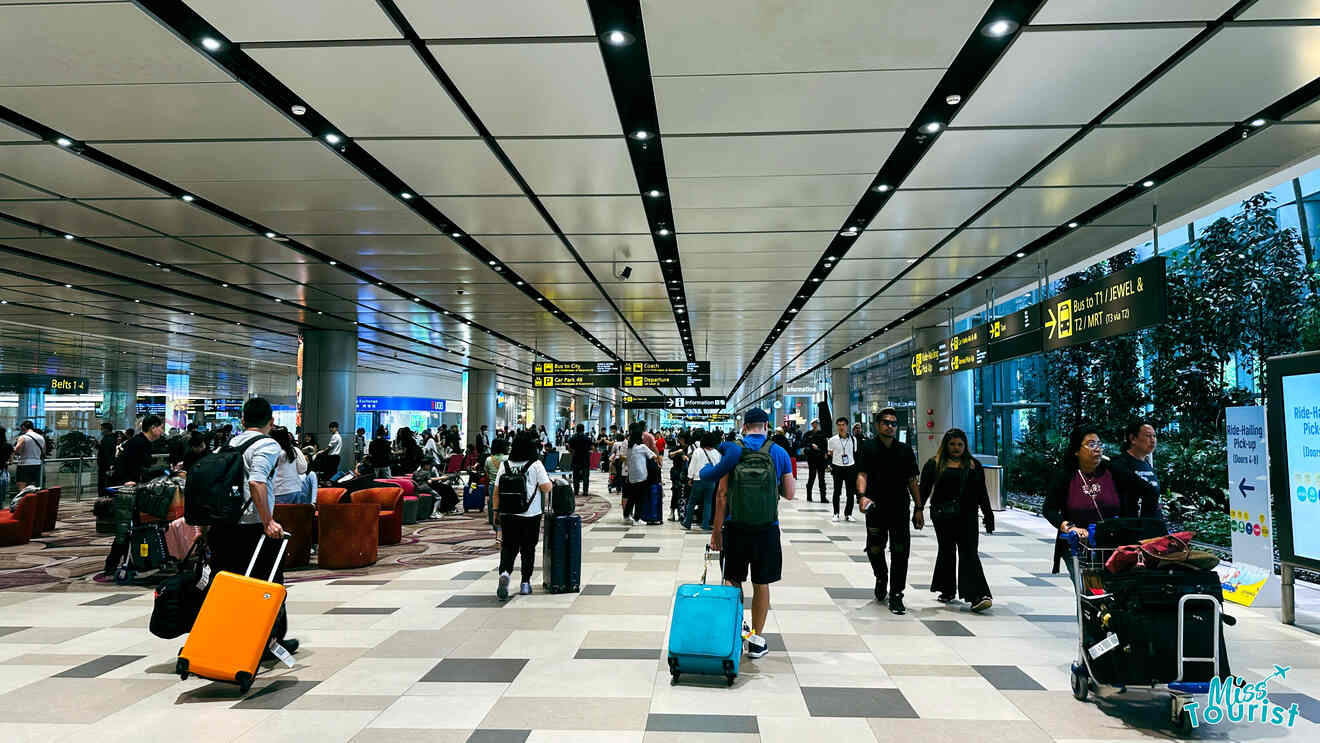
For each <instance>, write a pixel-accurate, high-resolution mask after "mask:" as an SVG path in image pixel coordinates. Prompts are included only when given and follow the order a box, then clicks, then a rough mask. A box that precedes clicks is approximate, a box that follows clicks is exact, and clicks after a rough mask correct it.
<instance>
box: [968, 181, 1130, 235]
mask: <svg viewBox="0 0 1320 743" xmlns="http://www.w3.org/2000/svg"><path fill="white" fill-rule="evenodd" d="M1119 190H1121V189H1119V188H1117V187H1114V186H1083V187H1073V188H1019V189H1017V190H1016V191H1014V192H1013V193H1011V194H1009V195H1008V197H1007V198H1005V199H1004V200H1003V201H1001V202H999V203H998V204H996V205H995V207H994V208H993V209H991V210H990V211H988V212H986V213H985V214H984V215H982V216H981V218H980V219H977V220H976V221H975V222H973V223H972V224H973V226H975V227H1052V226H1056V225H1060V224H1063V223H1065V222H1067V221H1068V220H1069V219H1072V218H1073V217H1075V216H1077V215H1078V214H1080V213H1082V212H1084V211H1086V210H1087V209H1089V208H1091V207H1092V206H1095V205H1096V204H1098V203H1100V202H1101V201H1104V200H1105V199H1106V198H1108V197H1109V196H1112V195H1113V194H1115V193H1117V192H1118V191H1119Z"/></svg>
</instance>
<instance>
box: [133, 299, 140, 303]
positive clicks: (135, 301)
mask: <svg viewBox="0 0 1320 743" xmlns="http://www.w3.org/2000/svg"><path fill="white" fill-rule="evenodd" d="M133 304H142V300H141V299H134V300H133Z"/></svg>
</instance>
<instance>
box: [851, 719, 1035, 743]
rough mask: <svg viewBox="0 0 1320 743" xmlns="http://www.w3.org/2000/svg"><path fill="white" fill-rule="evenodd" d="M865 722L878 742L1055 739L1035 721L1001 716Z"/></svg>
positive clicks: (1032, 741) (1024, 742)
mask: <svg viewBox="0 0 1320 743" xmlns="http://www.w3.org/2000/svg"><path fill="white" fill-rule="evenodd" d="M867 722H869V723H870V725H871V731H872V732H873V733H874V734H875V739H876V741H877V743H912V741H920V743H968V742H969V741H1012V742H1013V743H1054V741H1053V739H1051V738H1050V736H1049V735H1047V734H1046V733H1045V731H1043V730H1041V729H1040V728H1039V727H1037V726H1036V725H1035V724H1034V723H1031V722H1019V721H1004V720H911V719H872V720H868V721H867Z"/></svg>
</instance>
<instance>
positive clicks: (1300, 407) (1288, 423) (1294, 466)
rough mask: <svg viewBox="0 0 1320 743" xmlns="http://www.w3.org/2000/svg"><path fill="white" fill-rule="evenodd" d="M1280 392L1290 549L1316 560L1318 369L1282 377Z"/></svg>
mask: <svg viewBox="0 0 1320 743" xmlns="http://www.w3.org/2000/svg"><path fill="white" fill-rule="evenodd" d="M1282 392H1283V395H1282V398H1283V399H1282V400H1280V407H1281V410H1280V413H1281V414H1282V419H1283V420H1282V423H1283V433H1284V438H1285V441H1286V444H1285V447H1284V449H1285V451H1286V453H1287V457H1288V462H1287V470H1286V472H1287V477H1288V501H1289V506H1290V508H1289V510H1290V511H1291V513H1292V518H1291V522H1292V523H1291V524H1290V528H1289V532H1290V534H1291V536H1292V544H1293V552H1294V553H1295V554H1296V555H1297V556H1298V557H1304V558H1307V559H1310V560H1320V372H1313V373H1310V374H1293V375H1289V376H1285V377H1283V379H1282ZM1278 495H1279V496H1282V493H1279V494H1278Z"/></svg>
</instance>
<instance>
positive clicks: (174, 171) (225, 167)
mask: <svg viewBox="0 0 1320 743" xmlns="http://www.w3.org/2000/svg"><path fill="white" fill-rule="evenodd" d="M99 148H100V149H102V150H104V151H106V152H108V153H110V154H112V155H114V156H116V157H118V158H120V159H122V160H125V161H127V162H129V163H132V164H133V165H136V166H138V167H139V168H142V169H143V170H146V171H148V172H150V173H152V174H154V175H157V176H159V177H161V178H164V179H165V180H168V181H173V182H175V183H178V182H180V181H193V180H197V181H210V180H216V181H289V180H302V179H309V180H356V179H357V177H358V172H357V170H355V169H354V168H353V167H352V166H351V165H349V164H348V163H347V162H345V161H343V160H341V159H340V158H339V156H338V155H336V154H335V153H334V152H333V151H331V150H330V148H329V147H327V146H326V145H323V144H321V143H320V142H318V141H316V140H314V139H310V138H309V139H304V140H298V141H280V142H152V143H149V144H148V143H107V144H102V145H99Z"/></svg>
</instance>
